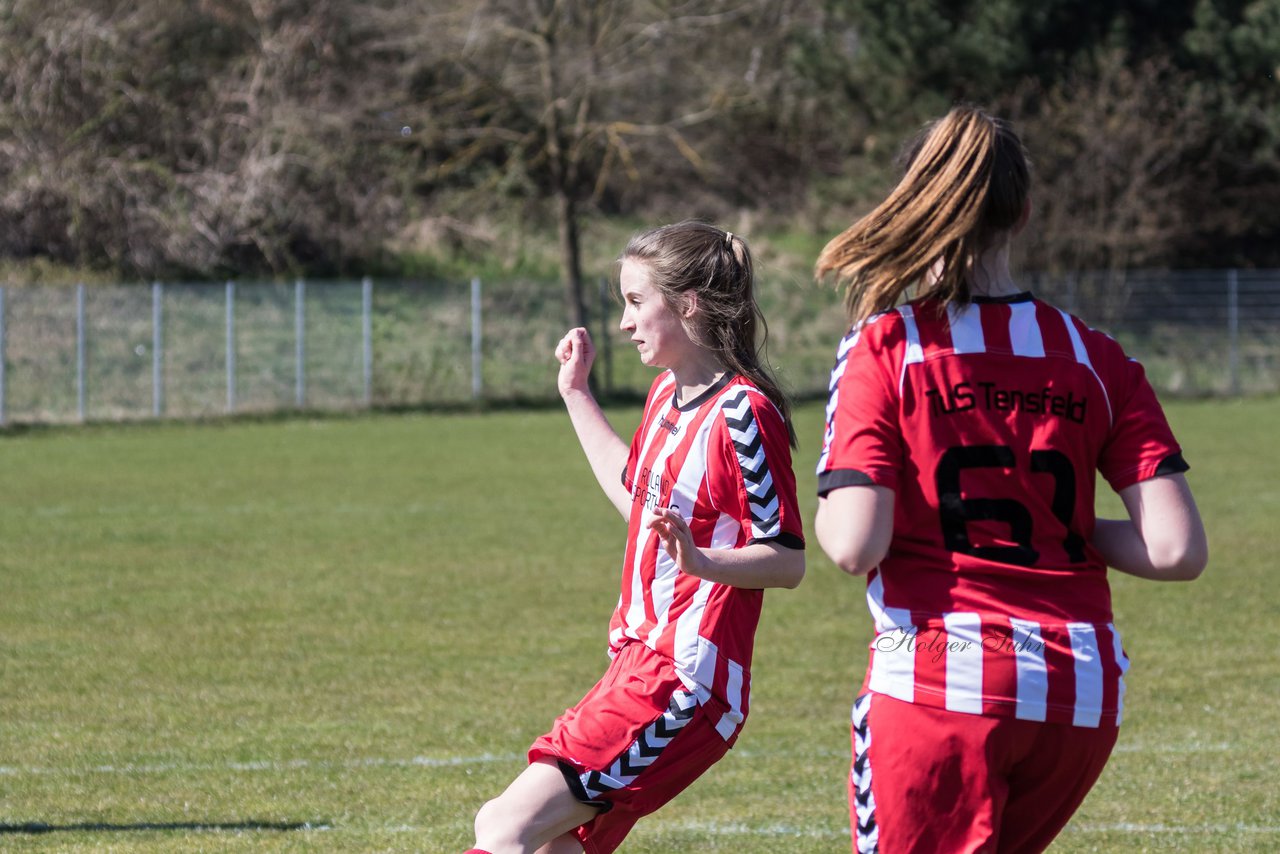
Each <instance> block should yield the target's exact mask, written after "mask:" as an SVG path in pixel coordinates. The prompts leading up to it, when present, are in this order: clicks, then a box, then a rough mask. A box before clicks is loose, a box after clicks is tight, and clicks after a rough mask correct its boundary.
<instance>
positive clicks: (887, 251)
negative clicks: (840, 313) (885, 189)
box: [815, 107, 1030, 324]
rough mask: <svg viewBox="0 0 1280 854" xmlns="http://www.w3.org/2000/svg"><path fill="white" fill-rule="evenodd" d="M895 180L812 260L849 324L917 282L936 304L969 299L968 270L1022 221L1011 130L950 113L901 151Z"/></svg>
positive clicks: (984, 117) (1025, 184) (1024, 167)
mask: <svg viewBox="0 0 1280 854" xmlns="http://www.w3.org/2000/svg"><path fill="white" fill-rule="evenodd" d="M905 161H906V169H905V174H904V175H903V177H902V180H901V181H899V182H898V185H897V186H896V187H894V188H893V191H892V192H891V193H889V196H888V197H887V198H886V199H885V200H884V201H882V202H881V203H880V204H879V205H877V206H876V208H875V209H874V210H872V211H871V213H869V214H867V215H866V216H864V217H863V218H862V219H860V220H858V221H857V222H855V223H854V224H853V225H851V226H849V228H847V229H846V230H845V231H844V232H842V233H841V234H839V235H837V236H836V237H835V238H833V239H832V240H831V242H830V243H828V244H827V245H826V247H825V248H824V249H823V250H822V254H820V255H819V256H818V262H817V265H816V267H815V275H816V276H817V277H818V278H819V279H821V278H824V277H826V276H828V275H830V276H832V277H834V278H835V279H836V281H837V282H843V283H844V284H845V285H846V288H847V290H846V292H845V307H846V308H847V309H848V312H849V318H850V320H851V321H852V322H853V323H854V324H858V323H861V322H862V321H864V320H866V319H867V318H868V317H870V316H871V315H873V314H877V313H879V312H882V311H888V310H889V309H891V308H893V306H895V305H896V304H897V303H898V300H899V299H900V298H901V297H902V294H903V293H904V292H905V291H906V290H907V289H908V288H910V287H912V286H913V285H918V286H919V290H918V295H919V296H921V297H929V298H935V299H937V300H938V301H939V304H940V306H945V305H946V304H949V303H955V304H959V305H964V304H967V303H968V302H970V300H971V298H972V294H971V292H970V281H969V271H970V268H971V267H972V265H973V264H974V263H975V262H976V261H977V259H978V257H979V256H980V255H982V253H983V252H985V251H986V250H987V249H989V248H990V247H991V246H993V245H995V244H996V243H997V242H998V241H999V240H1002V239H1005V237H1006V235H1007V233H1008V232H1009V230H1010V229H1012V228H1013V227H1014V226H1015V225H1016V224H1017V223H1018V221H1019V219H1020V218H1021V217H1022V212H1023V209H1024V206H1025V204H1026V200H1027V193H1028V191H1029V186H1030V166H1029V164H1028V160H1027V155H1026V150H1025V149H1024V148H1023V145H1022V141H1021V140H1020V139H1019V138H1018V135H1017V134H1016V133H1015V132H1014V130H1013V128H1012V126H1010V124H1009V123H1008V122H1006V121H1004V120H1003V119H998V118H995V117H993V116H991V115H988V114H987V113H985V112H983V111H982V110H980V109H977V108H975V107H955V108H953V109H952V110H951V111H950V112H949V113H947V115H946V116H944V117H943V118H941V119H939V120H937V121H935V122H933V123H931V124H929V125H927V126H926V127H925V129H924V130H923V131H922V132H921V133H920V134H919V135H918V136H917V137H916V138H915V139H914V140H913V141H912V144H911V145H910V146H909V147H908V149H907V153H906V157H905Z"/></svg>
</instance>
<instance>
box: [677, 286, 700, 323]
mask: <svg viewBox="0 0 1280 854" xmlns="http://www.w3.org/2000/svg"><path fill="white" fill-rule="evenodd" d="M697 312H698V294H697V293H695V292H694V291H687V292H685V294H684V310H683V311H681V312H680V316H681V317H683V318H684V319H685V320H688V319H689V318H691V317H693V316H694V315H695V314H697Z"/></svg>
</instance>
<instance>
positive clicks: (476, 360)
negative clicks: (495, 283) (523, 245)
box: [471, 277, 484, 400]
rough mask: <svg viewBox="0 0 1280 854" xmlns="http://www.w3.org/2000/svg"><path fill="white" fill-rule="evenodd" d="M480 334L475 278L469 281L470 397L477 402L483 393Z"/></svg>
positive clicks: (478, 297) (476, 279)
mask: <svg viewBox="0 0 1280 854" xmlns="http://www.w3.org/2000/svg"><path fill="white" fill-rule="evenodd" d="M481 332H482V328H481V316H480V279H479V277H476V278H473V279H472V280H471V397H472V398H474V399H475V400H479V399H480V396H481V395H482V394H483V393H484V386H483V382H482V380H481V370H482V368H483V367H484V365H483V362H482V361H481V351H480V343H481V340H480V336H481Z"/></svg>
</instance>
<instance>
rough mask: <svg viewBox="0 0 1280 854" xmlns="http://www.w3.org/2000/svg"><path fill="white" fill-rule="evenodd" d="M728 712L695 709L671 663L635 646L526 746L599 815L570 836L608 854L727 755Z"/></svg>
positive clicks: (718, 707)
mask: <svg viewBox="0 0 1280 854" xmlns="http://www.w3.org/2000/svg"><path fill="white" fill-rule="evenodd" d="M727 711H728V706H727V705H726V704H724V703H721V702H720V701H718V700H716V699H715V698H710V699H709V700H707V701H705V702H703V703H701V704H700V703H698V701H697V698H696V697H695V696H694V695H693V694H692V693H691V692H690V691H689V690H688V689H686V688H685V687H684V683H682V682H681V681H680V679H679V677H677V676H676V672H675V667H674V666H673V665H672V663H671V660H670V659H668V658H666V657H665V656H662V655H659V654H658V653H656V652H653V651H652V650H651V649H649V648H648V647H647V646H645V645H644V644H642V643H636V642H632V643H629V644H627V645H626V646H624V647H623V648H622V649H621V650H619V651H618V654H617V655H616V656H614V659H613V662H612V663H611V664H610V665H609V669H608V670H607V671H606V672H605V674H604V676H603V677H602V678H601V679H600V681H599V682H597V683H596V686H595V687H594V688H592V689H591V691H590V692H588V694H587V696H585V697H583V698H582V701H581V702H580V703H578V705H576V706H574V707H573V708H572V709H569V710H568V711H566V712H565V713H564V714H563V715H561V716H560V717H559V718H557V719H556V722H555V724H554V725H553V726H552V728H551V732H549V733H547V734H546V735H544V736H542V737H540V738H539V739H538V740H537V741H535V742H534V743H533V746H532V747H530V748H529V761H530V762H533V761H535V760H537V759H542V758H548V757H549V758H553V759H555V760H556V761H557V762H558V764H559V765H560V770H561V771H562V772H564V776H565V781H566V782H567V783H568V784H569V788H570V789H571V790H572V791H573V793H574V794H575V795H576V796H577V798H578V800H580V801H582V802H583V803H586V804H590V805H592V806H598V807H600V810H601V811H600V813H599V814H598V815H597V816H596V817H595V818H593V819H592V820H591V821H589V822H587V823H586V824H584V825H582V826H581V827H579V828H578V829H577V830H576V831H574V835H575V836H577V838H578V841H579V842H581V843H582V847H583V849H584V850H585V851H586V852H587V854H608V852H610V851H613V850H614V849H615V848H617V847H618V846H619V845H621V844H622V840H623V839H624V838H625V837H626V835H627V833H629V832H630V831H631V827H632V825H634V824H635V823H636V820H637V819H639V818H640V817H641V816H644V815H648V814H649V813H651V812H653V811H654V810H656V809H658V807H660V806H662V805H663V804H665V803H666V802H667V801H669V800H671V799H672V798H674V797H675V796H676V795H677V794H679V793H680V792H681V791H683V790H684V788H685V787H686V786H688V785H689V784H690V783H692V782H693V781H694V780H696V779H697V778H698V777H699V776H701V775H702V773H703V772H704V771H706V770H707V769H708V768H710V767H711V766H712V765H714V764H715V763H716V762H717V761H718V760H719V759H720V757H722V756H724V755H725V753H727V752H728V750H729V748H730V747H731V746H732V744H733V741H734V740H735V739H736V738H737V735H738V731H739V730H740V728H741V727H740V725H739V727H738V728H735V730H734V731H733V735H732V736H731V737H730V738H729V739H728V740H726V739H725V738H724V737H723V736H721V735H720V733H718V732H717V731H716V724H718V723H719V722H720V720H721V718H722V717H723V716H724V714H725V713H726V712H727Z"/></svg>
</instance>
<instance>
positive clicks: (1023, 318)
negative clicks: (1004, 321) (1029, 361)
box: [1009, 302, 1044, 359]
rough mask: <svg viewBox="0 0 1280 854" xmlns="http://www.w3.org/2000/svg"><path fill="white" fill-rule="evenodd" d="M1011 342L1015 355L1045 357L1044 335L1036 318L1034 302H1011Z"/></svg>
mask: <svg viewBox="0 0 1280 854" xmlns="http://www.w3.org/2000/svg"><path fill="white" fill-rule="evenodd" d="M1009 308H1010V310H1011V311H1012V314H1011V315H1010V316H1009V342H1010V344H1011V346H1012V347H1013V354H1014V355H1015V356H1029V357H1032V358H1036V359H1042V358H1044V336H1043V335H1041V334H1040V322H1039V321H1038V320H1037V319H1036V304H1035V303H1033V302H1015V303H1010V304H1009Z"/></svg>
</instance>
